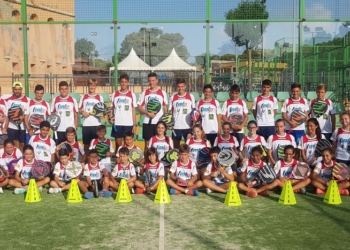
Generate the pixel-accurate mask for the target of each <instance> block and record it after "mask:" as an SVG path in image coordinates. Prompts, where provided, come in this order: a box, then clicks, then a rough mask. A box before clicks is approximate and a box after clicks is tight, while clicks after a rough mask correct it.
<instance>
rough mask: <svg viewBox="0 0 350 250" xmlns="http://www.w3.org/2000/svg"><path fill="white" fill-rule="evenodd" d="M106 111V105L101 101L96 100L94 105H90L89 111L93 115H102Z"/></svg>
mask: <svg viewBox="0 0 350 250" xmlns="http://www.w3.org/2000/svg"><path fill="white" fill-rule="evenodd" d="M106 112H107V106H106V104H104V103H103V102H97V103H95V105H94V106H93V107H92V109H91V111H90V113H89V114H90V115H93V116H104V115H105V114H106Z"/></svg>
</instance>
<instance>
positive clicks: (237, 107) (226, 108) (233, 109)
mask: <svg viewBox="0 0 350 250" xmlns="http://www.w3.org/2000/svg"><path fill="white" fill-rule="evenodd" d="M248 112H249V111H248V107H247V103H246V102H245V101H243V100H241V99H238V100H236V101H232V100H231V99H228V100H227V101H225V102H224V104H223V105H222V110H221V113H222V115H224V116H226V117H229V116H230V115H231V114H233V113H239V114H241V115H243V116H244V115H245V114H248ZM231 132H233V130H232V131H231ZM236 133H244V129H243V128H242V130H240V131H236Z"/></svg>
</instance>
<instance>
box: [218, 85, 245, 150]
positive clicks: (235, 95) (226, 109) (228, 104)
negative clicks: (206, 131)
mask: <svg viewBox="0 0 350 250" xmlns="http://www.w3.org/2000/svg"><path fill="white" fill-rule="evenodd" d="M240 93H241V88H240V87H239V85H238V84H233V85H232V86H231V89H230V99H228V100H227V101H225V102H224V104H223V105H222V120H223V121H224V122H228V117H229V116H230V115H231V114H233V113H239V114H241V115H243V117H244V118H243V122H242V124H241V125H233V124H232V125H231V123H230V126H231V129H232V130H231V131H230V132H231V134H232V135H233V134H234V135H235V137H236V138H237V140H238V143H240V142H241V141H242V139H243V137H244V125H245V124H246V123H247V121H248V108H247V104H246V102H245V101H243V100H242V99H239V94H240Z"/></svg>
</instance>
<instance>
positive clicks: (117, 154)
mask: <svg viewBox="0 0 350 250" xmlns="http://www.w3.org/2000/svg"><path fill="white" fill-rule="evenodd" d="M121 148H128V149H129V150H131V149H138V150H140V151H141V149H140V148H139V147H138V146H136V145H132V147H130V148H129V147H127V146H126V145H123V146H120V147H119V148H118V150H117V153H116V154H115V156H116V157H119V151H120V149H121ZM141 152H142V151H141Z"/></svg>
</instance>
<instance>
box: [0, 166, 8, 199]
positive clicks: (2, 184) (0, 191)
mask: <svg viewBox="0 0 350 250" xmlns="http://www.w3.org/2000/svg"><path fill="white" fill-rule="evenodd" d="M0 166H3V167H4V170H5V171H4V173H3V174H4V175H6V176H8V169H7V166H6V164H5V162H4V161H3V160H2V159H0ZM9 180H10V179H9V178H5V179H4V180H3V181H0V194H3V193H4V190H3V189H2V188H6V187H7V186H8V184H9Z"/></svg>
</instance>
